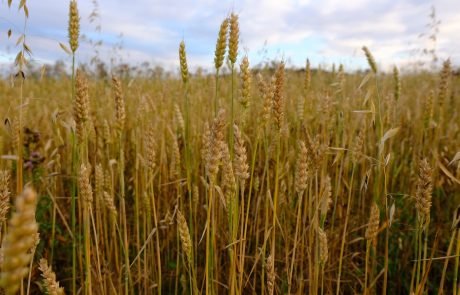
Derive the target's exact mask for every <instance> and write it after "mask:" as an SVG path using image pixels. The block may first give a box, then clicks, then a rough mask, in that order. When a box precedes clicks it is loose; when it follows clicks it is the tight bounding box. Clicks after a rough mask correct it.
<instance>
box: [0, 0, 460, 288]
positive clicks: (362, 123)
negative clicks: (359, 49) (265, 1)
mask: <svg viewBox="0 0 460 295" xmlns="http://www.w3.org/2000/svg"><path fill="white" fill-rule="evenodd" d="M8 4H10V5H11V1H8ZM20 9H22V10H23V11H24V14H25V15H26V18H27V17H28V9H27V6H26V1H21V3H20ZM79 26H80V17H79V13H78V8H77V2H76V1H74V0H72V1H71V2H70V9H69V27H68V34H69V44H68V45H63V44H61V47H62V48H63V49H65V50H66V51H68V52H69V54H70V55H71V58H72V69H71V76H66V75H63V76H61V77H58V78H55V77H48V78H47V77H46V76H42V77H40V78H29V77H27V76H26V75H25V74H24V71H23V68H24V65H25V64H26V62H27V59H26V56H27V53H28V52H29V51H30V49H29V47H28V46H27V44H26V43H25V33H24V34H23V35H22V37H20V40H18V44H22V49H21V51H20V53H19V54H18V56H17V58H16V63H17V65H18V67H19V71H18V74H17V75H16V76H15V77H12V78H11V79H5V80H1V81H0V93H1V94H2V95H1V97H0V102H1V104H2V105H3V106H7V107H4V108H2V113H1V115H2V116H3V117H4V118H6V119H5V128H4V129H3V130H2V131H1V132H0V151H1V154H2V155H3V156H2V159H1V160H0V170H1V171H0V225H1V231H0V240H1V248H0V286H1V288H2V291H0V292H5V294H17V293H19V292H20V294H39V293H43V292H46V293H47V294H64V292H66V293H68V294H161V293H163V294H270V295H271V294H318V293H320V294H355V293H362V294H376V293H381V294H435V293H438V294H460V285H459V280H458V277H459V273H458V269H459V255H460V222H459V221H460V210H459V207H458V204H459V201H460V190H459V188H460V153H459V151H460V119H459V118H460V117H459V116H460V99H459V94H460V87H459V85H460V84H459V82H460V81H459V77H458V76H457V77H456V76H455V75H453V74H452V73H453V71H452V69H451V64H450V61H449V60H446V61H445V62H444V64H443V67H442V70H441V72H440V74H437V73H433V72H425V73H416V74H406V75H400V74H399V71H398V69H397V68H396V67H395V68H394V71H393V74H391V73H390V74H388V73H384V72H380V71H379V68H378V65H377V63H376V61H375V60H374V58H373V56H372V54H371V52H370V51H369V50H368V49H367V48H366V47H363V52H364V55H363V58H364V57H365V58H367V61H368V64H369V68H370V70H369V71H367V72H365V73H347V72H346V71H345V69H344V67H343V66H340V67H338V69H337V70H336V69H335V67H334V68H333V70H332V71H326V70H322V69H321V68H317V69H312V68H311V66H310V63H309V61H308V60H307V62H306V67H305V68H304V69H302V71H294V70H292V69H288V68H285V64H284V62H283V61H281V62H278V63H276V64H275V65H276V66H275V67H266V68H257V69H251V67H250V64H249V59H248V57H247V56H240V54H241V50H240V49H239V47H238V46H239V21H238V16H237V15H236V14H234V13H232V14H230V15H229V17H227V18H225V19H224V21H223V22H222V25H221V26H220V30H219V33H218V39H217V44H216V48H215V58H214V65H215V72H214V73H213V74H209V75H203V74H196V75H191V74H190V73H189V70H188V67H187V51H186V43H185V41H182V42H180V44H179V59H178V65H179V66H180V75H179V76H178V77H177V78H175V77H169V78H164V77H154V78H151V77H150V78H149V77H136V76H130V75H124V76H118V77H117V76H116V75H113V77H111V79H101V78H97V77H95V76H94V75H91V73H89V72H84V71H83V70H82V69H77V66H76V65H77V62H76V57H77V53H78V48H79V33H80V27H79ZM13 186H14V188H13ZM53 270H54V272H53ZM58 281H59V282H60V283H59V282H58ZM60 286H62V287H60Z"/></svg>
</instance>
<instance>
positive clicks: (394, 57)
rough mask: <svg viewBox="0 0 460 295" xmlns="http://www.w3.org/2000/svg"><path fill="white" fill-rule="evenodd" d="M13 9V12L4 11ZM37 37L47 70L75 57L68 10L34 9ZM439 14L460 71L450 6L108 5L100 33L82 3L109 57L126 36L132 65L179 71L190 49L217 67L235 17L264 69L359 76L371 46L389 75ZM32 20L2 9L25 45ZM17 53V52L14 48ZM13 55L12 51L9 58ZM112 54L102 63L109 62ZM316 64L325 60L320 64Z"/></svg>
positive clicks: (300, 2) (297, 0)
mask: <svg viewBox="0 0 460 295" xmlns="http://www.w3.org/2000/svg"><path fill="white" fill-rule="evenodd" d="M3 5H4V6H6V3H3ZM29 5H30V7H29V10H30V19H29V23H28V27H27V33H28V35H29V36H30V38H29V41H28V42H29V43H30V44H29V45H30V46H31V47H32V49H33V50H34V53H35V58H36V59H37V60H38V61H40V60H43V61H49V60H53V59H62V58H65V54H63V52H62V50H61V49H60V48H59V46H58V42H67V10H68V2H67V1H52V0H42V1H39V2H38V1H30V3H29ZM431 5H435V7H436V9H437V17H438V18H439V19H441V20H442V23H441V25H440V32H439V34H438V39H437V50H438V55H439V56H440V57H441V58H447V57H449V56H450V57H451V58H452V60H453V61H454V63H457V64H459V63H460V53H458V51H457V50H456V48H458V46H460V41H459V40H460V39H458V38H457V35H458V32H459V31H460V2H458V1H449V0H433V2H431V1H429V0H422V1H418V0H404V1H391V0H374V1H370V0H354V1H348V2H344V1H340V0H322V1H312V0H283V1H279V0H264V1H259V0H239V1H238V0H235V1H230V0H168V1H161V0H155V1H148V0H132V1H129V2H128V1H121V0H99V9H100V15H101V25H102V33H101V34H97V33H94V27H95V24H90V23H89V21H88V20H87V17H88V15H89V14H90V12H91V10H92V4H91V2H90V1H79V9H80V13H81V16H82V30H81V31H82V33H85V34H87V35H90V36H91V37H93V38H96V39H98V38H101V39H102V40H103V42H104V43H103V46H102V47H101V51H102V52H103V56H104V57H107V58H109V57H110V56H111V55H112V50H111V48H112V47H113V46H114V45H116V44H117V42H118V41H119V40H118V39H117V36H118V35H119V34H120V33H123V46H124V50H123V51H122V52H121V53H120V54H121V55H122V56H123V59H124V60H126V61H128V60H129V61H131V62H133V63H140V62H141V61H143V60H146V61H149V62H155V63H160V64H162V65H164V66H166V67H167V68H169V69H171V68H177V66H178V61H177V46H178V44H179V42H180V40H181V39H182V38H184V39H185V41H186V44H187V54H188V59H189V64H190V65H191V67H193V66H198V65H201V66H203V67H205V68H206V67H212V63H213V53H214V48H215V40H216V37H217V32H218V29H219V26H220V22H221V21H222V19H223V18H225V17H226V16H227V15H228V14H229V13H230V12H231V11H232V10H234V11H236V12H237V13H238V14H239V15H240V32H241V46H240V50H241V52H242V53H243V52H245V51H246V50H248V51H249V53H250V58H251V63H252V64H257V63H258V62H260V61H261V60H262V59H263V58H264V56H261V54H258V52H259V51H260V50H261V48H265V49H267V53H266V55H268V57H269V58H280V57H284V58H292V60H293V62H294V64H297V65H299V66H302V65H303V60H304V59H305V58H306V57H307V55H308V56H309V57H311V58H312V59H316V62H318V63H319V62H324V61H327V60H329V59H330V60H331V61H332V62H337V61H348V62H349V63H350V66H351V67H359V66H361V65H362V62H361V60H362V53H361V50H360V48H361V47H362V46H363V45H367V46H369V47H370V48H371V49H372V51H373V53H374V55H375V57H376V59H377V60H378V61H379V62H380V63H381V64H383V65H385V66H390V65H393V64H394V63H399V64H402V63H406V62H407V60H408V57H409V53H410V52H411V50H412V49H414V48H416V47H419V48H420V47H422V46H427V45H430V44H427V43H426V42H425V43H424V42H421V40H420V39H419V38H418V37H417V36H418V35H419V34H420V33H423V32H425V31H426V27H425V24H426V23H427V22H429V18H428V14H429V12H430V6H431ZM22 24H23V18H22V15H21V14H20V13H17V9H16V8H11V9H9V10H8V9H6V7H2V9H0V29H1V30H3V31H6V30H7V29H8V28H9V27H12V28H13V30H14V31H15V33H16V36H17V35H18V34H19V32H20V31H21V30H22ZM0 44H7V45H6V46H3V47H1V46H0V57H2V56H3V57H4V56H7V55H8V54H9V53H8V52H10V53H11V51H14V50H13V49H12V48H14V41H13V40H10V41H8V40H7V38H6V34H0ZM8 48H9V49H8ZM8 50H9V51H8ZM91 55H92V48H91V46H88V45H82V47H81V48H80V53H79V56H80V59H81V60H85V59H89V58H90V57H91ZM101 55H102V54H101ZM313 62H315V60H313Z"/></svg>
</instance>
